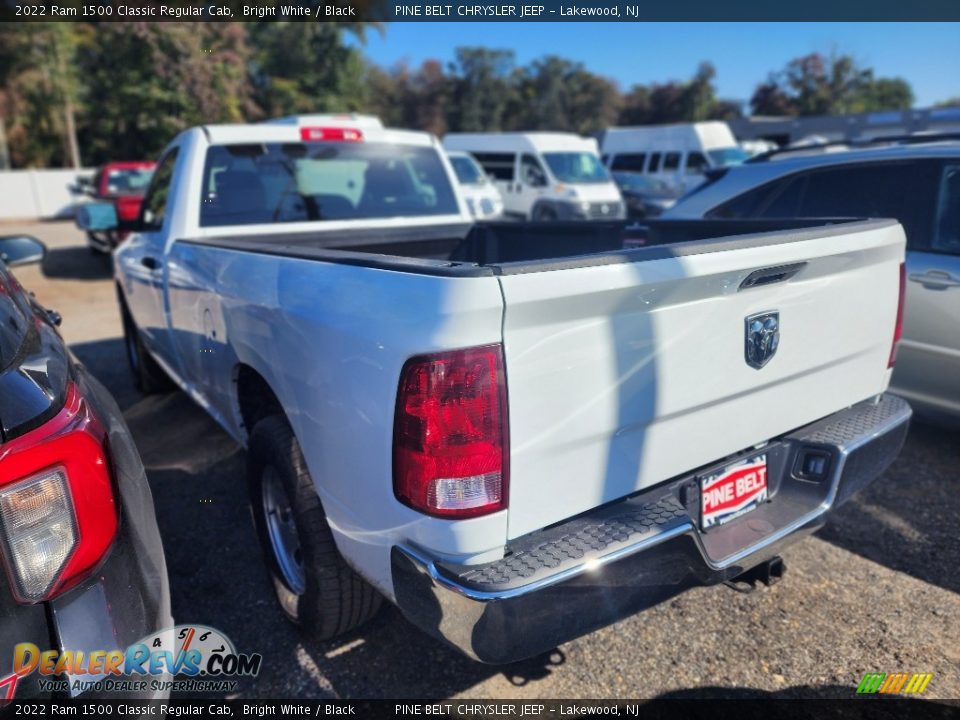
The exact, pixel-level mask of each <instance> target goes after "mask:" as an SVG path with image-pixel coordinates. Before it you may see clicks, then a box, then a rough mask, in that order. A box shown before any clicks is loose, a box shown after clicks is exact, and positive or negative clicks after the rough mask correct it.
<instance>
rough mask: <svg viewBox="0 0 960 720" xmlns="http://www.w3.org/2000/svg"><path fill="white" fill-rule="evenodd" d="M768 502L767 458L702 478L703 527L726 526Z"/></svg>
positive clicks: (744, 461)
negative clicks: (725, 524)
mask: <svg viewBox="0 0 960 720" xmlns="http://www.w3.org/2000/svg"><path fill="white" fill-rule="evenodd" d="M766 499H767V456H766V455H754V456H753V457H751V458H747V459H746V460H741V461H739V462H736V463H733V464H732V465H727V466H726V467H725V468H722V469H720V470H718V471H716V472H714V473H711V474H710V475H705V476H703V477H702V478H700V526H701V527H702V528H703V529H704V530H706V529H707V528H710V527H715V526H717V525H723V524H724V523H728V522H730V521H731V520H733V519H734V518H738V517H740V516H741V515H743V514H744V513H748V512H750V511H751V510H754V509H756V507H757V506H758V505H760V503H762V502H765V501H766Z"/></svg>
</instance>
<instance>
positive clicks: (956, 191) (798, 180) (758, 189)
mask: <svg viewBox="0 0 960 720" xmlns="http://www.w3.org/2000/svg"><path fill="white" fill-rule="evenodd" d="M667 215H668V216H671V217H678V218H697V217H707V218H773V217H811V216H816V217H827V216H848V217H849V216H856V217H892V218H896V219H898V220H899V221H900V222H901V223H902V225H903V227H904V229H905V230H906V234H907V260H906V263H907V264H906V286H907V287H906V309H905V312H906V316H905V318H904V324H903V340H902V341H901V343H900V351H899V353H900V354H899V356H898V360H897V369H896V372H895V373H894V375H893V381H892V383H893V385H892V386H893V390H894V392H896V393H898V394H900V395H902V396H903V397H905V398H907V399H908V400H909V401H910V403H911V405H913V406H914V408H915V409H917V410H918V411H920V412H922V413H924V414H926V415H928V416H929V417H931V418H934V419H947V420H951V421H952V420H956V419H960V141H957V140H956V138H954V139H950V140H943V139H940V138H938V137H937V136H930V135H925V136H924V135H919V136H907V137H903V138H899V139H896V138H894V139H888V140H883V139H880V140H876V141H873V142H868V143H866V144H864V145H860V146H858V145H846V144H844V143H828V144H825V145H813V146H811V145H807V146H803V147H801V148H797V149H795V150H793V149H786V150H782V151H777V152H774V153H772V154H768V155H766V156H764V157H761V158H760V159H759V161H751V162H749V163H747V164H745V165H743V166H741V167H737V168H731V169H730V170H729V172H726V173H718V174H717V175H715V176H714V177H713V179H712V180H711V181H710V182H709V183H708V184H706V185H705V186H703V187H701V188H700V189H698V190H696V191H695V192H693V193H692V194H690V195H689V196H687V197H686V198H684V199H683V200H681V201H680V203H678V204H677V205H676V206H675V207H674V208H673V209H672V210H670V211H668V213H667Z"/></svg>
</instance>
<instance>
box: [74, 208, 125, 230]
mask: <svg viewBox="0 0 960 720" xmlns="http://www.w3.org/2000/svg"><path fill="white" fill-rule="evenodd" d="M75 220H76V222H77V227H78V228H80V229H81V230H86V231H87V232H104V231H107V230H116V229H117V227H119V225H120V220H119V219H118V218H117V208H116V207H115V206H114V204H113V203H110V202H92V203H83V204H81V205H77V209H76V211H75Z"/></svg>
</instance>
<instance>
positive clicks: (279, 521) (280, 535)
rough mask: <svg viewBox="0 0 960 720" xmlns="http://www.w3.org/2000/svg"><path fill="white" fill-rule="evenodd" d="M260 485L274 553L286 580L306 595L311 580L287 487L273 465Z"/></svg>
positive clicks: (285, 581)
mask: <svg viewBox="0 0 960 720" xmlns="http://www.w3.org/2000/svg"><path fill="white" fill-rule="evenodd" d="M260 487H261V494H262V496H263V515H264V518H265V520H266V524H267V535H268V537H269V538H270V547H271V549H272V550H273V557H274V559H275V560H276V561H277V567H278V568H279V569H280V574H281V575H282V577H283V582H284V584H285V585H286V586H287V587H288V588H289V589H290V591H291V592H293V593H295V594H297V595H302V594H303V593H304V591H305V590H306V587H307V580H306V575H305V573H304V570H303V553H302V552H301V549H300V535H299V534H298V533H297V525H296V523H295V522H294V519H293V510H292V509H291V507H290V500H289V498H288V497H287V491H286V490H285V489H284V487H283V483H281V482H280V478H279V477H278V476H277V471H276V470H274V469H273V467H267V468H266V469H265V470H264V471H263V477H262V479H261V483H260Z"/></svg>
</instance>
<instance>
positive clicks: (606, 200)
mask: <svg viewBox="0 0 960 720" xmlns="http://www.w3.org/2000/svg"><path fill="white" fill-rule="evenodd" d="M443 146H444V148H446V150H447V151H448V152H450V151H461V152H468V153H470V154H471V155H473V156H474V157H475V158H476V159H477V162H479V163H480V165H481V166H482V167H483V170H484V172H486V173H487V174H488V175H489V176H490V177H491V178H493V184H494V185H495V186H496V187H497V189H498V190H499V191H500V195H501V197H502V198H503V207H504V212H505V213H506V214H507V215H511V216H513V217H515V218H520V219H524V220H540V221H554V220H617V219H620V218H623V217H626V211H625V209H624V205H623V199H622V198H621V197H620V191H619V190H617V186H616V184H615V183H614V182H613V179H612V178H611V177H610V174H609V173H608V172H607V171H606V169H605V168H604V167H603V165H602V163H601V162H600V156H599V155H598V154H597V143H596V141H595V140H592V139H589V138H583V137H580V136H579V135H573V134H570V133H539V132H538V133H451V134H449V135H446V136H445V137H444V138H443Z"/></svg>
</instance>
